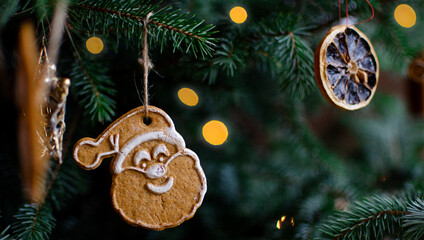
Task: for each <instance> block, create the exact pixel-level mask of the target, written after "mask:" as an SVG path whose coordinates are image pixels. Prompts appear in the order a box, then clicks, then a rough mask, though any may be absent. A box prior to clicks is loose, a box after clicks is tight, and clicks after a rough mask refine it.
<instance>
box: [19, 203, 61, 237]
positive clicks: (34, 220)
mask: <svg viewBox="0 0 424 240" xmlns="http://www.w3.org/2000/svg"><path fill="white" fill-rule="evenodd" d="M15 218H16V222H15V223H14V224H13V225H12V231H13V236H14V237H15V238H17V239H34V240H45V239H49V237H50V234H51V232H52V230H53V228H54V227H55V225H56V220H55V219H54V217H53V214H52V210H51V208H50V207H49V206H48V205H47V204H44V205H42V206H39V207H38V206H36V205H32V204H25V205H24V206H23V207H21V208H19V210H18V212H17V213H16V214H15Z"/></svg>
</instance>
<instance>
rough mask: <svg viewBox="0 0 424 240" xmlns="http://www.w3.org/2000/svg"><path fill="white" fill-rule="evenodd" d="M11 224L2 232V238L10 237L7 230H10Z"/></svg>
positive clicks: (0, 239)
mask: <svg viewBox="0 0 424 240" xmlns="http://www.w3.org/2000/svg"><path fill="white" fill-rule="evenodd" d="M9 228H10V226H7V227H6V228H5V229H4V230H3V231H2V232H1V233H0V240H6V239H9V237H10V235H9V234H7V231H8V230H9Z"/></svg>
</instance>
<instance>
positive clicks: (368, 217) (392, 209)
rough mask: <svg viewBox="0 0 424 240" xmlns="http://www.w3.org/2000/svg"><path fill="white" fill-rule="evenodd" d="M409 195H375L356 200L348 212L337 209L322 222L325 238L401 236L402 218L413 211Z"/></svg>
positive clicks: (334, 239)
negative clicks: (409, 207)
mask: <svg viewBox="0 0 424 240" xmlns="http://www.w3.org/2000/svg"><path fill="white" fill-rule="evenodd" d="M411 199H413V198H408V197H406V196H396V197H387V196H374V197H371V198H367V199H364V200H362V201H358V202H355V203H353V204H352V205H351V206H350V207H349V208H348V209H347V210H346V211H343V212H337V213H336V214H334V215H333V216H332V217H330V219H329V220H328V221H327V222H326V223H325V224H324V225H323V227H322V229H321V231H322V232H323V233H324V234H325V237H324V238H323V239H333V240H336V239H371V238H375V239H382V238H383V237H384V236H386V235H397V236H400V235H401V232H402V227H403V226H402V217H403V216H405V215H408V214H410V213H411V212H410V211H409V209H408V207H407V206H408V204H409V202H410V201H412V200H411Z"/></svg>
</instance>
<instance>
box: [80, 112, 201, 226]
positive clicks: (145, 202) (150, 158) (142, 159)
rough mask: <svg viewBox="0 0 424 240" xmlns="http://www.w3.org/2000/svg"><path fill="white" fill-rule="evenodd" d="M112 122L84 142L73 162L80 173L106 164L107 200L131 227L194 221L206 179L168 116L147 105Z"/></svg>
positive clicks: (198, 163) (192, 153) (170, 224)
mask: <svg viewBox="0 0 424 240" xmlns="http://www.w3.org/2000/svg"><path fill="white" fill-rule="evenodd" d="M144 116H145V113H144V107H138V108H135V109H133V110H131V111H129V112H128V113H126V114H124V115H123V116H122V117H120V118H119V119H118V120H116V121H115V122H114V123H112V124H111V125H110V126H109V127H108V128H107V129H106V130H105V131H104V132H103V133H102V134H101V135H100V136H99V137H98V138H97V139H92V138H83V139H81V140H79V141H78V142H77V143H76V144H75V146H74V159H75V161H76V162H77V163H78V164H79V165H80V166H81V167H82V168H84V169H88V170H91V169H95V168H97V167H98V166H99V165H100V164H101V162H102V161H103V159H104V158H107V157H113V160H112V162H111V171H112V175H113V176H112V178H113V179H112V188H111V196H112V203H113V206H114V208H115V210H116V211H117V212H118V213H119V214H120V215H121V216H122V218H123V219H124V220H125V221H127V222H128V223H130V224H133V225H137V226H142V227H145V228H148V229H154V230H162V229H165V228H169V227H174V226H177V225H179V224H181V223H182V222H183V221H185V220H187V219H190V218H191V217H193V215H194V213H195V212H196V210H197V208H198V207H199V206H200V205H201V203H202V201H203V197H204V195H205V193H206V177H205V175H204V172H203V170H202V168H201V166H200V161H199V158H198V157H197V155H196V154H195V153H194V152H193V151H191V150H190V149H187V148H185V142H184V139H183V138H182V137H181V135H180V134H179V133H178V132H176V130H175V127H174V124H173V122H172V120H171V119H170V118H169V116H168V115H167V114H166V113H165V112H164V111H162V110H160V109H158V108H156V107H152V106H150V107H149V108H148V116H149V117H150V119H151V120H152V121H151V123H150V124H148V125H147V124H145V123H143V117H144Z"/></svg>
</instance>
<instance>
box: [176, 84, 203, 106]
mask: <svg viewBox="0 0 424 240" xmlns="http://www.w3.org/2000/svg"><path fill="white" fill-rule="evenodd" d="M178 98H179V99H180V100H181V102H182V103H184V104H185V105H187V106H190V107H193V106H196V105H197V103H198V102H199V97H198V96H197V94H196V92H195V91H193V90H192V89H190V88H181V89H180V90H179V91H178Z"/></svg>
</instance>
